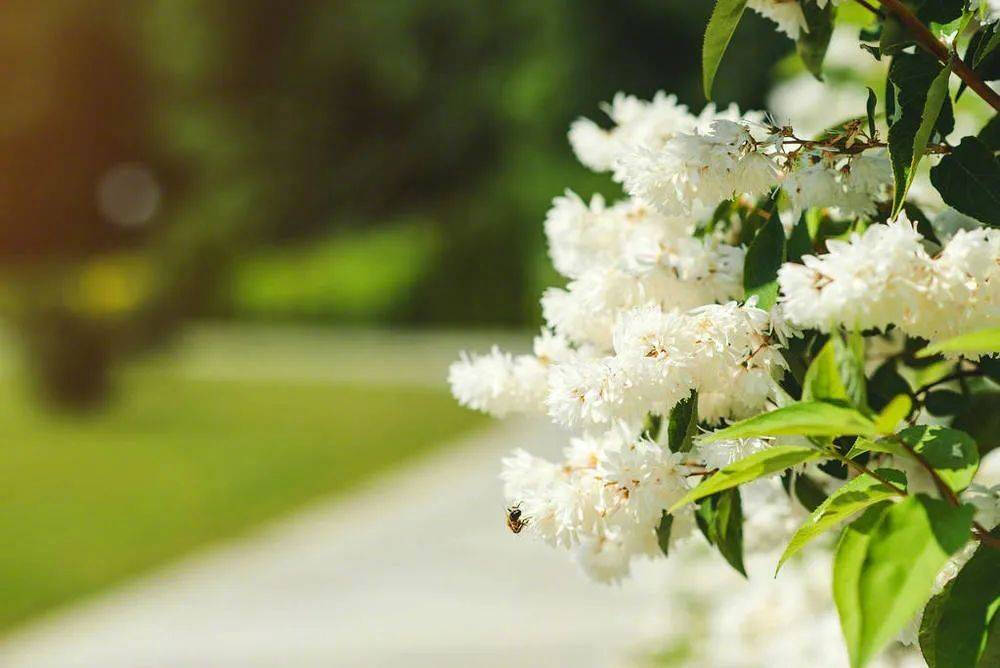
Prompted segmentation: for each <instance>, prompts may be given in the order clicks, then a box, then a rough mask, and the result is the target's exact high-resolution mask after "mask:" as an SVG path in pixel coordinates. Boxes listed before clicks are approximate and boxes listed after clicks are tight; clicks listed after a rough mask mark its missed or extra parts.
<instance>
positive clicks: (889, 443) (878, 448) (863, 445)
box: [847, 437, 912, 459]
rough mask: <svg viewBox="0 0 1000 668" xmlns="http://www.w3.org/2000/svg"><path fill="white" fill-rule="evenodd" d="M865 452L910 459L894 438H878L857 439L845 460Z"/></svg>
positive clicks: (909, 455) (908, 454)
mask: <svg viewBox="0 0 1000 668" xmlns="http://www.w3.org/2000/svg"><path fill="white" fill-rule="evenodd" d="M865 452H884V453H886V454H889V455H894V456H896V457H912V455H911V454H910V453H909V452H908V451H907V450H906V448H904V447H903V445H902V444H901V443H900V442H899V441H897V440H896V439H895V438H880V439H878V440H875V441H873V440H871V439H868V438H862V437H859V438H858V439H857V440H855V441H854V445H853V446H852V447H851V449H850V450H849V451H848V453H847V458H848V459H854V458H855V457H857V456H858V455H860V454H862V453H865Z"/></svg>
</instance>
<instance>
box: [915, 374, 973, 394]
mask: <svg viewBox="0 0 1000 668" xmlns="http://www.w3.org/2000/svg"><path fill="white" fill-rule="evenodd" d="M982 375H983V372H982V371H981V370H979V369H975V370H969V371H956V372H955V373H952V374H949V375H947V376H945V377H944V378H939V379H938V380H935V381H934V382H932V383H927V384H926V385H921V386H920V387H919V388H917V389H916V390H915V391H914V392H913V396H914V397H916V396H919V395H921V394H923V393H924V392H927V391H928V390H931V389H934V388H935V387H937V386H938V385H943V384H944V383H950V382H951V381H953V380H961V379H963V378H973V377H976V376H982Z"/></svg>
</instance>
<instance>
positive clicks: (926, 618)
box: [917, 582, 952, 668]
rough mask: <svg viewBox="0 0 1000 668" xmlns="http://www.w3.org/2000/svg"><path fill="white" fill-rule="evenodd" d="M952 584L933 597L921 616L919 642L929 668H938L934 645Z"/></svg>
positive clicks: (918, 633)
mask: <svg viewBox="0 0 1000 668" xmlns="http://www.w3.org/2000/svg"><path fill="white" fill-rule="evenodd" d="M951 584H952V583H951V582H949V583H948V584H946V585H945V586H944V589H942V590H941V591H940V592H938V593H937V594H935V595H934V596H932V597H931V600H929V601H927V605H925V606H924V611H923V613H922V614H921V615H920V630H919V631H918V632H917V640H918V641H919V643H920V653H921V654H923V655H924V661H926V662H927V666H928V668H936V665H935V663H934V661H935V657H936V656H937V652H936V651H935V649H934V643H935V641H936V640H937V638H936V637H935V636H936V632H937V625H938V621H940V619H941V609H942V608H943V607H944V602H945V600H946V599H947V598H948V592H949V591H951Z"/></svg>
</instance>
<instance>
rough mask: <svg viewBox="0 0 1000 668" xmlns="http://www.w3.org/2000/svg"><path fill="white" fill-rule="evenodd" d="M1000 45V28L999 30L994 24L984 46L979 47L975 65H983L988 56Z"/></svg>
mask: <svg viewBox="0 0 1000 668" xmlns="http://www.w3.org/2000/svg"><path fill="white" fill-rule="evenodd" d="M998 46H1000V30H997V29H996V27H995V24H994V29H993V33H992V34H991V35H990V36H989V39H987V40H986V41H985V42H984V44H983V46H981V47H980V48H979V51H978V53H976V58H975V62H974V66H975V67H979V66H980V65H982V64H983V61H984V60H986V57H987V56H989V55H990V54H991V53H993V51H995V50H996V48H997V47H998Z"/></svg>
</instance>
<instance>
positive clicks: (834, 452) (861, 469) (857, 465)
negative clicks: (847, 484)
mask: <svg viewBox="0 0 1000 668" xmlns="http://www.w3.org/2000/svg"><path fill="white" fill-rule="evenodd" d="M828 452H829V453H830V455H832V456H833V457H834V458H836V459H839V460H840V461H841V462H843V463H844V464H846V465H847V466H849V467H851V468H852V469H854V470H855V471H856V472H857V473H859V474H862V473H864V474H867V475H870V476H871V477H873V478H875V479H876V480H878V481H879V482H880V483H882V484H883V485H885V486H886V487H888V488H889V489H891V490H892V491H893V492H895V493H896V494H898V495H899V496H907V494H906V490H904V489H902V488H900V487H897V486H896V485H895V483H892V482H890V481H889V480H888V479H886V478H885V477H884V476H881V475H879V474H878V473H875V471H872V470H871V469H870V468H868V467H867V466H865V465H864V464H861V463H860V462H856V461H854V460H853V459H851V458H849V457H847V456H846V455H842V454H841V453H840V452H838V451H837V450H836V449H835V448H831V449H830V450H829V451H828Z"/></svg>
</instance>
